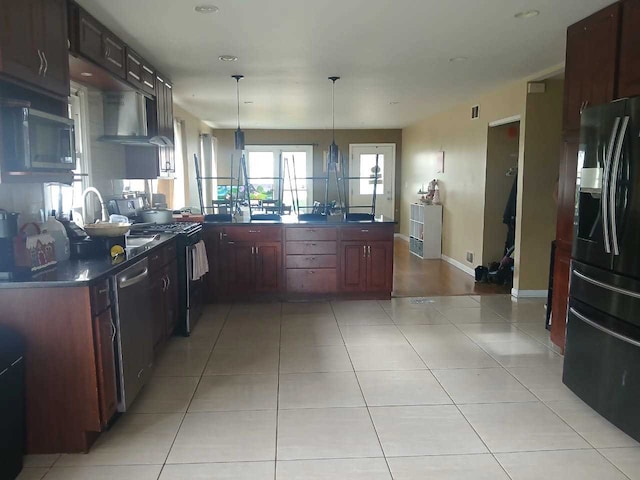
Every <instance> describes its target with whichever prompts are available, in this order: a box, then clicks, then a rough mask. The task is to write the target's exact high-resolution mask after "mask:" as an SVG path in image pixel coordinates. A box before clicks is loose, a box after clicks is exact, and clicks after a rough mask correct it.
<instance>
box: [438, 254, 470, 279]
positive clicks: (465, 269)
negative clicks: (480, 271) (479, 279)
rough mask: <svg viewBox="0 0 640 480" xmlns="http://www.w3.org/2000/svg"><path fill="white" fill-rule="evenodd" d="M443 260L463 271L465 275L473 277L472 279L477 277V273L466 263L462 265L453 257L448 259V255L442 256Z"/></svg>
mask: <svg viewBox="0 0 640 480" xmlns="http://www.w3.org/2000/svg"><path fill="white" fill-rule="evenodd" d="M442 260H444V261H445V262H447V263H450V264H451V265H453V266H454V267H456V268H458V269H460V270H462V271H463V272H464V273H466V274H468V275H471V276H472V277H474V278H475V276H476V271H475V270H474V269H473V268H471V267H467V266H466V265H465V264H464V263H461V262H459V261H457V260H454V259H453V258H451V257H447V256H446V255H442Z"/></svg>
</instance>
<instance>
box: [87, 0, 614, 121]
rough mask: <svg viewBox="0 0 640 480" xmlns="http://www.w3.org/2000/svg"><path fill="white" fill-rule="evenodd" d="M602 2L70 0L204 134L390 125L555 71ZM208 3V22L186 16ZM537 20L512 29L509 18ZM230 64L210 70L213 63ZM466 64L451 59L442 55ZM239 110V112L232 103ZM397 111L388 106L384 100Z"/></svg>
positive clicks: (512, 21) (524, 21) (514, 21)
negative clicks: (159, 81) (574, 34)
mask: <svg viewBox="0 0 640 480" xmlns="http://www.w3.org/2000/svg"><path fill="white" fill-rule="evenodd" d="M611 2H612V0H561V1H559V0H447V1H443V0H394V1H390V0H268V1H265V0H180V1H176V0H135V1H132V0H79V3H80V4H81V5H82V6H84V7H85V8H86V9H87V10H89V12H91V13H92V14H93V15H95V16H96V17H97V18H98V19H99V20H100V21H102V22H103V23H104V24H105V25H107V26H108V27H109V28H111V29H112V30H113V31H114V32H115V33H116V34H117V35H119V36H121V37H122V38H123V39H124V40H125V41H126V42H127V43H129V44H130V45H131V46H133V47H134V48H135V49H136V50H137V51H138V52H139V53H140V54H142V55H143V56H145V57H146V58H147V59H148V60H149V61H150V62H152V63H153V64H154V65H155V66H156V67H157V68H158V69H160V70H161V71H162V72H163V73H164V74H165V75H168V76H169V77H170V78H171V79H172V80H173V82H174V84H175V90H174V91H175V99H176V103H178V104H179V105H180V106H182V107H183V108H185V109H186V110H188V111H189V112H191V113H193V114H194V115H195V116H197V117H199V118H201V119H202V120H204V121H206V122H207V123H209V124H210V125H211V126H212V127H215V128H235V127H236V91H235V88H236V87H235V80H233V79H232V78H231V75H233V74H243V75H245V77H246V78H245V79H244V80H242V82H241V83H240V94H241V124H242V127H243V128H298V129H303V128H330V127H331V82H330V81H329V80H327V77H328V76H330V75H338V76H341V77H342V79H341V80H340V81H338V83H337V84H336V127H337V128H400V127H404V126H407V125H409V124H411V123H414V122H416V121H418V120H420V119H423V118H425V117H427V116H429V115H430V114H433V113H435V112H438V111H441V110H443V109H445V108H447V107H450V106H452V105H453V104H456V103H460V102H473V100H474V97H475V96H477V95H479V94H480V93H484V92H486V91H488V90H491V89H493V88H495V87H497V86H499V85H500V84H504V83H508V82H510V81H514V80H517V79H519V78H523V77H526V76H528V75H532V74H534V73H536V72H539V71H542V70H544V69H547V68H550V67H553V66H554V65H558V64H561V63H562V62H563V61H564V47H565V33H566V28H567V26H568V25H570V24H572V23H575V22H576V21H578V20H580V19H582V18H584V17H586V16H588V15H589V14H591V13H593V12H595V11H597V10H599V9H600V8H602V7H604V6H606V5H608V4H610V3H611ZM200 4H215V5H216V6H218V7H219V9H220V10H219V12H217V13H213V14H199V13H196V12H195V11H194V7H195V6H197V5H200ZM531 9H536V10H539V11H540V12H541V13H540V15H539V16H537V17H534V18H528V19H516V18H514V15H515V14H516V13H518V12H520V11H526V10H531ZM226 54H230V55H235V56H237V57H239V60H238V61H236V62H221V61H219V60H218V57H219V56H220V55H226ZM460 56H463V57H467V58H468V59H467V60H466V61H460V62H450V61H449V59H450V58H452V57H460ZM245 101H251V102H253V103H251V104H245V103H244V102H245ZM396 102H398V103H396Z"/></svg>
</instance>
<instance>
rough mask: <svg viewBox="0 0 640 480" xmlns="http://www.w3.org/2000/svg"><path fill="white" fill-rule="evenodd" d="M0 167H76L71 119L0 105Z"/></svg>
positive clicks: (61, 168)
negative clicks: (0, 162) (0, 164)
mask: <svg viewBox="0 0 640 480" xmlns="http://www.w3.org/2000/svg"><path fill="white" fill-rule="evenodd" d="M0 116H1V117H2V128H1V129H0V135H1V138H0V144H1V145H2V166H3V168H4V169H5V170H8V171H17V172H22V171H70V170H74V169H75V168H76V149H75V132H74V126H73V120H71V119H69V118H64V117H58V116H56V115H51V114H49V113H45V112H40V111H38V110H33V109H31V108H26V107H22V106H20V107H18V106H3V107H0Z"/></svg>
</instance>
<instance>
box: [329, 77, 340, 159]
mask: <svg viewBox="0 0 640 480" xmlns="http://www.w3.org/2000/svg"><path fill="white" fill-rule="evenodd" d="M329 80H331V82H332V83H333V87H332V92H331V118H332V127H331V128H332V130H333V141H332V142H331V145H329V158H328V163H329V164H334V165H337V164H338V161H339V160H340V149H339V148H338V145H337V144H336V82H337V81H338V80H340V77H329Z"/></svg>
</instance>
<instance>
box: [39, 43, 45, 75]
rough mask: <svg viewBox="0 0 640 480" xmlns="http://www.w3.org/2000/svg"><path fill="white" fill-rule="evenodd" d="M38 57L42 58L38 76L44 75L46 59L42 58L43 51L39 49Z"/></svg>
mask: <svg viewBox="0 0 640 480" xmlns="http://www.w3.org/2000/svg"><path fill="white" fill-rule="evenodd" d="M38 58H39V59H40V69H39V70H38V76H40V75H42V68H43V67H44V60H42V52H41V51H40V49H38Z"/></svg>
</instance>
